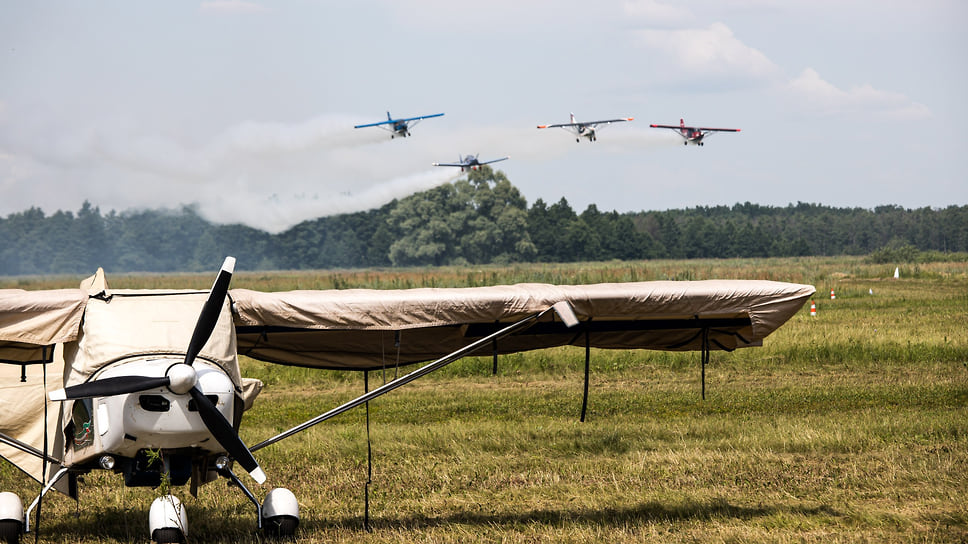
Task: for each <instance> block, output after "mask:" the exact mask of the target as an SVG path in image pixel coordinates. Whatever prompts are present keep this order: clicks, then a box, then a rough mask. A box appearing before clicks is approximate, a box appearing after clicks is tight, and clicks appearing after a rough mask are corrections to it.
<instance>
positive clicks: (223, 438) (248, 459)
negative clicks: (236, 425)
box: [189, 387, 266, 484]
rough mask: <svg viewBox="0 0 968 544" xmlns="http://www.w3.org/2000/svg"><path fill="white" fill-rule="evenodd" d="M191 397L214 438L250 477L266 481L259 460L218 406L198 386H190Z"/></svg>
mask: <svg viewBox="0 0 968 544" xmlns="http://www.w3.org/2000/svg"><path fill="white" fill-rule="evenodd" d="M189 393H190V394H191V395H192V398H193V399H194V400H195V406H196V407H197V408H198V413H199V415H200V416H202V421H204V422H205V426H206V427H208V430H209V431H210V432H211V433H212V436H214V437H215V440H217V441H218V443H219V444H220V445H221V446H222V447H223V448H225V451H226V452H228V454H229V455H230V456H231V457H232V458H233V459H235V460H236V461H238V462H239V464H240V465H242V468H244V469H245V470H246V472H248V473H249V475H250V476H252V479H253V480H255V481H256V482H258V483H260V484H261V483H263V482H265V481H266V473H265V472H263V471H262V467H260V466H259V462H258V461H256V460H255V457H252V452H250V451H249V448H247V447H246V445H245V443H243V442H242V439H241V438H239V435H237V434H236V433H235V429H233V428H232V425H231V424H229V422H228V421H227V420H226V419H225V416H223V415H222V412H219V411H218V408H216V407H215V405H214V404H212V401H210V400H209V399H208V397H206V396H205V395H204V394H202V392H201V391H199V389H198V387H192V388H191V389H190V390H189Z"/></svg>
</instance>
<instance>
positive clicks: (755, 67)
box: [637, 22, 779, 86]
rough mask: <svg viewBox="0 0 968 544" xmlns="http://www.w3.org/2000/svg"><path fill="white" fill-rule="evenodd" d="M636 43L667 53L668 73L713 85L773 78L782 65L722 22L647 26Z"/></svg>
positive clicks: (640, 32) (675, 77)
mask: <svg viewBox="0 0 968 544" xmlns="http://www.w3.org/2000/svg"><path fill="white" fill-rule="evenodd" d="M637 43H638V44H639V45H642V46H645V47H647V48H650V49H654V50H656V51H658V52H661V53H664V54H665V55H666V58H665V63H664V64H665V67H666V70H668V71H669V74H668V75H667V77H671V78H672V79H673V80H676V79H679V80H685V81H690V82H691V81H695V80H697V79H698V80H703V81H707V82H708V83H709V84H710V85H711V86H723V85H733V86H743V85H749V84H751V83H754V82H762V81H765V80H771V79H773V78H775V77H777V75H778V74H779V68H778V67H777V65H776V64H774V63H773V61H771V60H770V59H769V58H767V57H766V55H764V54H763V53H762V52H760V51H759V50H757V49H755V48H753V47H750V46H748V45H746V44H745V43H743V42H742V41H740V40H739V39H738V38H737V37H736V36H735V35H734V34H733V31H732V30H730V28H729V27H728V26H726V25H725V24H723V23H718V22H717V23H713V24H711V25H709V26H708V27H707V28H688V29H679V30H656V29H647V30H640V31H638V32H637Z"/></svg>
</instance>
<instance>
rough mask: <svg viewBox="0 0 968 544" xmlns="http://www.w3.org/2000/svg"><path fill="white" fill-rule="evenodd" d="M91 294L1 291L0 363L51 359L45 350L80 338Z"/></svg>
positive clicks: (72, 290) (81, 291)
mask: <svg viewBox="0 0 968 544" xmlns="http://www.w3.org/2000/svg"><path fill="white" fill-rule="evenodd" d="M87 300H88V293H87V292H86V291H83V290H81V289H53V290H47V291H25V290H23V289H0V362H6V363H17V362H25V363H30V362H40V361H42V360H49V356H48V357H45V354H44V353H42V351H43V347H46V346H53V345H54V344H62V343H64V342H70V341H72V340H75V339H77V336H78V334H79V333H80V327H81V318H82V317H83V316H84V308H85V306H86V305H87Z"/></svg>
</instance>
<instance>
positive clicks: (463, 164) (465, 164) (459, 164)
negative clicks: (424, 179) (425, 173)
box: [431, 162, 472, 168]
mask: <svg viewBox="0 0 968 544" xmlns="http://www.w3.org/2000/svg"><path fill="white" fill-rule="evenodd" d="M431 165H432V166H456V167H458V168H469V167H470V166H472V165H471V163H469V162H434V163H431Z"/></svg>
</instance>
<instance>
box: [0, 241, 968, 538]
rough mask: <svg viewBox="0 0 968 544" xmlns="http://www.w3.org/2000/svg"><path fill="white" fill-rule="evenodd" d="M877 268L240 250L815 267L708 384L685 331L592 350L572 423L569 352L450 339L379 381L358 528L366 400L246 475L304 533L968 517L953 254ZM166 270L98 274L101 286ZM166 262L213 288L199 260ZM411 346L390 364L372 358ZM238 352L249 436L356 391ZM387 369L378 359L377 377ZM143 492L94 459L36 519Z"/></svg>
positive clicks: (575, 384)
mask: <svg viewBox="0 0 968 544" xmlns="http://www.w3.org/2000/svg"><path fill="white" fill-rule="evenodd" d="M891 274H893V266H892V267H890V268H889V269H887V267H883V266H875V265H868V264H865V263H863V261H861V260H860V259H789V260H782V259H778V260H769V261H752V260H743V261H699V262H697V261H686V262H678V263H676V262H673V261H668V262H659V263H655V262H653V263H586V264H582V265H566V266H563V267H559V268H558V269H554V268H552V267H541V266H536V267H534V269H531V270H529V269H528V268H527V267H524V266H521V267H506V268H494V269H482V270H475V271H467V270H460V269H433V270H408V271H387V272H381V271H359V272H357V271H341V272H335V273H329V272H327V273H315V274H314V273H295V272H294V273H279V274H278V278H279V279H278V286H276V283H274V281H275V280H274V275H273V274H265V273H240V274H237V275H236V278H235V279H234V281H233V285H234V286H236V287H248V288H258V289H264V290H272V289H292V288H331V287H334V286H337V287H355V286H361V287H385V288H390V287H391V284H394V283H396V284H398V285H397V286H398V287H402V286H411V287H417V286H427V285H438V286H450V285H469V284H474V285H477V284H491V283H502V282H515V281H555V279H554V277H555V276H557V277H558V278H559V280H558V281H559V282H561V283H576V282H582V281H629V280H631V279H636V280H648V279H672V278H679V279H706V278H711V277H730V278H764V279H776V280H781V281H795V282H803V283H811V284H813V285H816V286H817V289H818V293H817V296H816V298H815V301H816V303H817V307H818V316H817V317H811V316H810V315H809V305H808V306H806V307H804V308H803V310H802V311H801V312H800V313H799V314H798V315H796V316H795V317H794V318H793V319H792V320H791V321H790V322H789V323H788V324H786V325H785V326H784V327H782V328H781V329H779V330H778V331H777V332H776V333H774V334H773V335H772V336H770V337H768V338H767V339H766V341H765V345H764V346H763V347H761V348H751V349H743V350H737V351H735V352H733V353H723V352H713V355H712V361H711V364H710V365H709V366H708V367H707V395H706V399H705V400H702V399H701V397H700V382H699V373H700V372H699V354H698V353H665V352H626V351H593V353H592V363H591V388H590V398H589V406H588V414H587V418H586V421H585V422H584V423H582V422H580V421H579V414H580V410H581V398H582V386H583V384H582V379H583V372H584V368H583V365H584V352H583V350H581V349H573V348H559V349H552V350H545V351H541V352H532V353H528V354H517V355H510V356H504V357H501V358H500V360H499V368H498V373H497V375H496V376H492V375H491V365H492V363H491V359H490V358H469V359H465V360H462V361H459V362H456V363H454V364H453V365H451V366H449V367H447V368H445V369H444V370H442V371H440V372H438V373H436V374H434V375H430V376H427V377H426V378H423V379H421V380H419V381H417V382H415V383H413V384H410V385H407V386H405V387H404V388H402V389H400V390H398V391H396V392H393V393H391V394H389V395H387V396H385V397H382V398H380V399H378V400H376V401H374V402H372V403H371V404H370V439H371V444H372V452H373V465H372V479H371V483H370V484H369V516H370V519H369V526H370V530H369V531H367V530H365V529H364V493H365V490H366V487H367V486H366V482H367V479H368V468H367V435H366V427H365V412H364V410H362V409H357V410H354V411H351V412H349V413H347V414H344V415H342V416H339V417H337V418H335V419H332V420H329V421H327V422H324V423H322V424H320V425H318V426H316V427H314V428H312V429H310V430H309V431H307V432H304V433H302V434H300V435H297V436H295V437H292V438H289V439H287V440H284V441H283V442H280V443H278V444H275V445H272V446H269V447H267V448H265V449H262V450H260V451H258V452H257V453H256V456H257V458H258V459H259V461H260V463H261V464H262V465H263V467H264V468H265V470H266V472H267V474H268V475H269V482H267V484H266V486H265V487H264V489H258V488H257V486H255V485H254V484H253V489H254V492H255V493H256V495H257V496H258V497H259V498H260V499H261V498H262V497H263V496H264V494H265V492H267V491H268V490H269V489H271V488H272V487H275V486H281V487H288V488H290V489H291V490H293V492H294V493H295V494H296V496H297V497H298V498H299V501H300V505H301V508H302V516H303V517H302V521H301V527H300V531H299V534H298V538H297V542H414V541H417V542H465V541H488V542H490V541H500V542H591V541H596V542H597V541H604V542H627V541H638V542H697V541H712V542H764V541H766V542H961V541H965V540H968V506H966V504H968V326H966V323H968V264H964V263H961V264H959V263H943V264H940V263H939V264H934V265H920V266H919V267H916V268H915V267H909V268H908V269H907V270H906V269H905V268H904V267H902V269H901V279H900V280H896V281H895V280H893V279H890V276H891ZM633 276H634V278H633ZM663 276H664V277H663ZM78 279H79V278H63V279H57V280H56V281H63V282H64V286H72V285H76V282H77V281H78ZM171 279H172V278H156V277H147V276H145V277H139V276H130V277H125V278H122V279H121V280H120V281H114V279H113V278H112V277H111V276H110V275H109V278H108V280H109V283H110V284H111V285H112V287H126V286H137V285H139V284H138V281H139V280H143V284H144V285H145V286H149V287H161V286H163V285H166V284H165V281H166V280H171ZM12 281H14V282H20V283H21V285H23V282H27V285H26V288H36V287H33V286H32V285H34V284H30V282H32V281H35V280H33V279H24V278H16V279H13V280H12ZM38 281H40V280H38ZM42 281H51V280H50V279H44V280H42ZM174 281H175V282H176V283H181V285H178V286H179V287H199V288H207V287H208V286H209V285H210V283H211V278H209V277H206V276H204V275H199V276H177V277H175V278H174ZM126 282H130V283H128V284H126V285H122V284H124V283H126ZM192 282H196V284H192ZM46 285H48V286H53V285H51V284H46ZM7 286H15V285H7ZM830 289H834V291H835V294H836V297H837V298H836V299H835V300H831V299H830V295H829V292H830ZM408 370H409V369H394V368H392V367H391V368H388V369H387V371H386V379H391V378H392V377H393V375H394V374H395V373H396V374H399V373H402V372H406V371H408ZM243 371H244V374H245V375H247V376H252V377H258V378H260V379H262V380H263V381H264V382H265V383H266V388H265V390H264V391H263V393H262V394H261V395H260V397H259V398H258V399H257V400H256V405H255V407H254V409H253V410H251V411H249V412H248V413H247V414H246V416H245V420H244V422H243V429H242V434H243V438H244V440H245V441H246V442H247V443H249V444H254V443H256V442H259V441H261V440H263V439H265V438H267V437H269V436H272V435H274V434H275V433H277V432H280V431H282V430H284V429H286V428H288V427H290V426H292V425H295V424H297V423H299V422H301V421H303V420H306V419H309V418H311V417H313V416H315V415H317V414H319V413H322V412H324V411H326V410H328V409H329V408H332V407H333V406H335V405H337V404H339V403H341V402H343V401H345V400H348V399H350V398H352V397H354V396H356V395H358V394H360V393H362V391H363V378H362V376H360V375H358V374H346V373H335V372H328V371H318V370H310V369H300V368H290V367H282V366H278V365H269V364H265V363H261V362H258V361H252V360H244V361H243ZM383 379H384V376H383V373H382V372H371V373H370V377H369V380H370V387H371V388H373V387H376V386H378V385H380V384H381V383H383ZM243 479H244V481H245V482H246V483H247V485H248V484H249V483H251V480H248V479H247V477H245V476H243ZM37 487H38V485H37V484H36V483H35V482H31V481H29V480H28V479H26V478H25V477H23V476H22V475H21V474H20V473H19V472H18V471H17V470H16V469H14V468H12V467H11V466H10V465H9V464H6V463H4V464H2V465H0V489H2V490H10V491H15V492H17V493H18V494H19V495H20V496H21V497H23V498H24V499H25V500H30V499H32V498H33V496H34V495H36V493H37ZM176 494H178V495H179V497H180V498H182V499H183V500H184V501H185V503H186V505H187V507H188V514H189V523H190V534H189V537H190V540H192V541H195V542H235V541H249V542H258V541H260V539H261V537H260V536H259V535H258V534H257V533H256V532H255V519H254V507H253V506H252V505H251V503H250V502H248V500H246V499H245V498H244V497H243V495H242V494H241V493H240V492H239V491H238V490H237V489H233V488H228V487H226V486H225V485H224V483H221V482H219V483H214V484H210V485H208V486H205V487H203V488H202V489H201V490H200V493H199V497H198V498H197V499H195V498H192V497H190V496H189V494H188V489H187V487H186V488H182V489H178V490H176ZM156 495H157V491H156V490H152V489H145V488H124V487H123V486H122V485H121V477H120V476H118V475H113V474H105V473H92V474H90V475H88V476H86V482H85V484H84V485H82V487H81V502H80V506H79V507H78V506H77V505H76V504H75V503H74V502H73V501H72V500H70V499H67V498H66V497H64V496H61V495H57V494H51V495H49V496H48V497H49V500H45V502H44V519H43V521H42V524H43V526H42V533H41V537H40V541H41V542H129V541H146V540H147V511H148V507H149V505H150V503H151V501H152V500H153V499H154V498H155V496H156ZM29 538H31V539H32V538H33V535H30V536H29Z"/></svg>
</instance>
